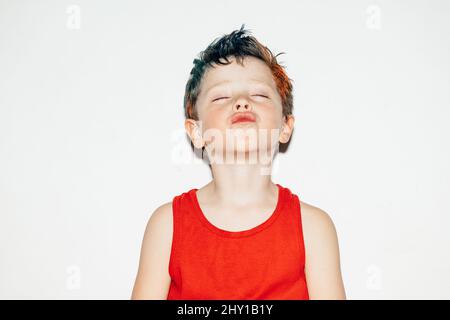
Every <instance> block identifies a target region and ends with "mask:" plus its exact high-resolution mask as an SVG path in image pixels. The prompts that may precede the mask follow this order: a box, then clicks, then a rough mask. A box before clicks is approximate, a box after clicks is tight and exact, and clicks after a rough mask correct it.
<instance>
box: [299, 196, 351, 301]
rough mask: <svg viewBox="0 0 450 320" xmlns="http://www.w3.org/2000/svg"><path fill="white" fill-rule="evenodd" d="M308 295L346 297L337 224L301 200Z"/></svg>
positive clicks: (315, 297) (327, 215)
mask: <svg viewBox="0 0 450 320" xmlns="http://www.w3.org/2000/svg"><path fill="white" fill-rule="evenodd" d="M300 206H301V214H302V227H303V239H304V244H305V274H306V278H307V282H308V291H309V297H310V299H314V300H315V299H346V295H345V289H344V284H343V281H342V274H341V266H340V254H339V244H338V237H337V233H336V228H335V226H334V223H333V221H332V219H331V217H330V215H329V214H328V213H327V212H325V211H324V210H322V209H320V208H318V207H315V206H313V205H310V204H308V203H305V202H300Z"/></svg>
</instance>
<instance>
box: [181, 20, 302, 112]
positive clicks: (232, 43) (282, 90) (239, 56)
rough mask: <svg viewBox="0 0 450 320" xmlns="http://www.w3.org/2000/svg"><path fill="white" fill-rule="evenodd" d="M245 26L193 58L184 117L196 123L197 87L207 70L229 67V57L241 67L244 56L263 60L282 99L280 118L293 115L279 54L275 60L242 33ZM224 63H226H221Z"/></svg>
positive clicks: (260, 45) (247, 32) (214, 42)
mask: <svg viewBox="0 0 450 320" xmlns="http://www.w3.org/2000/svg"><path fill="white" fill-rule="evenodd" d="M244 26H245V25H244V24H243V25H242V26H241V28H240V30H235V31H233V32H231V33H230V34H228V35H224V36H222V37H221V38H216V39H215V40H214V41H213V42H212V43H211V44H210V45H209V46H208V47H207V48H206V49H205V50H204V51H202V52H200V54H199V56H198V58H195V59H194V61H193V63H194V67H193V68H192V70H191V73H190V77H189V80H188V82H187V84H186V90H185V95H184V111H185V117H186V118H189V119H194V120H199V119H198V113H197V108H196V102H197V98H198V95H199V93H200V85H201V81H202V78H203V75H204V74H205V72H206V70H207V69H208V68H209V67H213V63H216V64H221V65H228V64H230V63H231V61H229V60H228V57H230V56H234V57H235V58H236V61H237V63H239V64H240V65H243V62H242V60H243V58H244V57H245V56H252V57H255V58H258V59H260V60H262V61H263V62H264V63H265V64H266V65H267V66H268V67H269V68H270V71H271V72H272V75H273V79H274V80H275V83H276V86H277V89H278V94H279V95H280V97H281V102H282V106H283V116H287V115H290V114H292V108H293V97H292V83H291V81H293V80H292V79H290V78H288V76H287V75H286V72H285V71H284V68H285V67H284V66H282V65H280V64H279V63H278V61H277V56H279V55H280V54H283V53H284V52H281V53H279V54H277V55H276V56H274V55H273V54H272V52H271V51H270V50H269V48H267V47H266V46H264V45H263V44H261V43H260V42H259V41H258V40H256V38H255V37H253V36H251V35H249V34H250V31H249V30H244ZM221 59H224V60H225V61H226V62H223V61H221Z"/></svg>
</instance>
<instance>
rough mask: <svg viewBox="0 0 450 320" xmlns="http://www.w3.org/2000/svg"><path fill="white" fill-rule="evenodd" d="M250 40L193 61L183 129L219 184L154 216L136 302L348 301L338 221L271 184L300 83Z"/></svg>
mask: <svg viewBox="0 0 450 320" xmlns="http://www.w3.org/2000/svg"><path fill="white" fill-rule="evenodd" d="M247 33H248V31H246V30H244V25H243V26H242V27H241V29H240V30H235V31H233V32H232V33H231V34H229V35H225V36H223V37H221V38H220V39H216V40H215V41H213V43H211V44H210V45H209V46H208V48H207V49H206V50H205V51H203V52H202V53H201V55H200V58H199V59H195V60H194V64H195V66H194V68H193V69H192V71H191V76H190V78H189V81H188V83H187V85H186V93H185V99H184V107H185V115H186V120H185V128H186V132H187V134H188V135H189V137H190V139H191V142H192V144H193V146H195V147H196V148H198V149H200V148H202V150H203V151H205V150H206V153H207V156H208V158H209V159H210V162H211V163H210V167H211V171H212V176H213V179H212V181H211V182H209V183H208V184H207V185H205V186H203V187H202V188H200V189H196V188H193V189H190V190H189V191H187V192H184V193H182V194H181V195H177V196H175V197H174V199H173V201H172V202H169V203H166V204H163V205H161V206H160V207H159V208H157V209H156V210H155V212H154V213H153V214H152V216H151V218H150V219H149V222H148V224H147V228H146V231H145V234H144V239H143V243H142V249H141V257H140V263H139V270H138V274H137V277H136V282H135V285H134V288H133V292H132V299H254V300H256V299H260V300H263V299H346V296H345V290H344V285H343V282H342V276H341V270H340V258H339V246H338V239H337V235H336V230H335V227H334V224H333V222H332V221H331V219H330V217H329V216H328V214H327V213H325V212H324V211H322V210H321V209H319V208H316V207H314V206H312V205H309V204H307V203H305V202H300V201H299V198H298V196H297V195H296V194H294V193H292V192H291V191H290V190H289V189H288V188H286V187H283V186H281V185H280V184H276V183H273V182H272V181H271V175H270V169H271V163H272V159H273V156H274V153H275V151H276V150H277V149H278V147H279V143H287V142H288V141H289V139H290V137H291V134H292V131H293V128H294V116H293V115H292V107H293V98H292V84H291V82H290V79H289V78H288V77H287V75H286V74H285V72H284V70H283V67H282V66H280V65H279V64H278V62H277V61H276V56H275V57H274V56H273V55H272V53H271V52H270V50H269V49H268V48H267V47H265V46H263V45H262V44H261V43H259V42H258V41H257V40H256V39H255V38H254V37H253V36H249V35H247ZM267 154H268V155H269V156H267ZM265 155H266V156H265ZM267 159H269V161H267Z"/></svg>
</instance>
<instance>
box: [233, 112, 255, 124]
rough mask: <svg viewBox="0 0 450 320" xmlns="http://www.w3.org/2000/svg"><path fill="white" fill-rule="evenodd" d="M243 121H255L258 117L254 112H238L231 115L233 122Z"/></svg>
mask: <svg viewBox="0 0 450 320" xmlns="http://www.w3.org/2000/svg"><path fill="white" fill-rule="evenodd" d="M242 121H247V122H255V121H256V117H255V115H254V114H253V113H252V112H236V113H235V114H233V116H232V117H231V123H232V124H233V123H236V122H242Z"/></svg>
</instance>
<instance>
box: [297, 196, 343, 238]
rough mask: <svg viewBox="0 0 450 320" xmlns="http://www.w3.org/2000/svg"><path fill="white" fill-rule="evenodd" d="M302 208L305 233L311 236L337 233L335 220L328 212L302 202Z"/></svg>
mask: <svg viewBox="0 0 450 320" xmlns="http://www.w3.org/2000/svg"><path fill="white" fill-rule="evenodd" d="M300 207H301V214H302V224H303V227H304V229H305V230H304V232H308V233H310V234H311V235H314V234H315V235H318V234H322V235H323V234H324V233H328V234H330V233H331V235H332V234H335V233H336V228H335V226H334V223H333V220H332V219H331V217H330V215H329V214H328V213H327V212H325V211H324V210H322V209H320V208H318V207H316V206H313V205H311V204H308V203H306V202H303V201H300ZM312 231H313V232H312Z"/></svg>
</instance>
